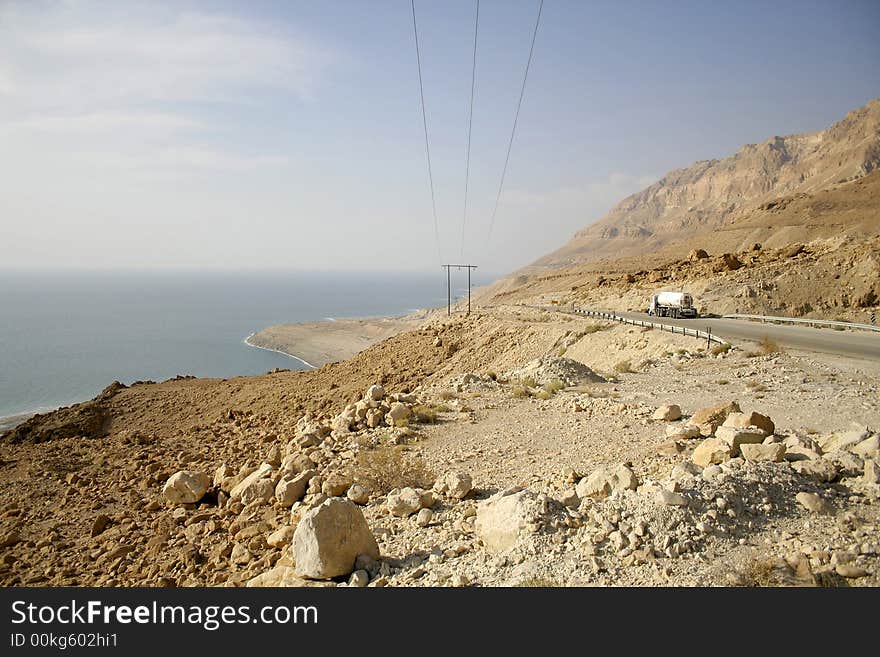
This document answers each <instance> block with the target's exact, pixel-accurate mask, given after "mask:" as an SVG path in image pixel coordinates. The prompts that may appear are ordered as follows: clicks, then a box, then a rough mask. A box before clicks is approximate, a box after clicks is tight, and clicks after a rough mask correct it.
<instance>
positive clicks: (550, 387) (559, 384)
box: [541, 379, 565, 395]
mask: <svg viewBox="0 0 880 657" xmlns="http://www.w3.org/2000/svg"><path fill="white" fill-rule="evenodd" d="M541 387H542V388H543V389H544V391H545V392H547V393H548V394H550V395H555V394H556V393H557V392H559V391H560V390H564V389H565V382H564V381H562V380H561V379H553V380H552V381H547V383H545V384H544V385H543V386H541Z"/></svg>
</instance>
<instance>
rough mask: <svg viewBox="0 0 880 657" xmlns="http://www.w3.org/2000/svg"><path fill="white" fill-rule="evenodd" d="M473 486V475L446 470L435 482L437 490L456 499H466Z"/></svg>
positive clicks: (435, 489)
mask: <svg viewBox="0 0 880 657" xmlns="http://www.w3.org/2000/svg"><path fill="white" fill-rule="evenodd" d="M473 487H474V483H473V480H472V479H471V476H470V475H469V474H466V473H463V472H452V471H450V472H446V473H444V474H442V475H441V476H440V477H438V478H437V481H435V482H434V491H435V492H437V493H439V494H440V495H445V496H446V497H451V498H453V499H456V500H461V499H464V498H465V497H466V496H467V494H468V493H470V492H471V489H472V488H473Z"/></svg>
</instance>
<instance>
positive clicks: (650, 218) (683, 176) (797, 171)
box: [535, 99, 880, 267]
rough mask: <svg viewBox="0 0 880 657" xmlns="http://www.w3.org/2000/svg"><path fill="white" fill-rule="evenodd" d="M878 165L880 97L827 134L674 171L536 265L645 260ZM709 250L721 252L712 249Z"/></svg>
mask: <svg viewBox="0 0 880 657" xmlns="http://www.w3.org/2000/svg"><path fill="white" fill-rule="evenodd" d="M878 168H880V99H876V100H872V101H871V102H869V103H868V104H867V105H865V106H864V107H861V108H859V109H857V110H854V111H852V112H850V113H849V114H848V115H847V116H846V118H844V119H843V120H842V121H839V122H838V123H835V124H834V125H832V126H831V127H830V128H828V129H827V130H823V131H820V132H814V133H807V134H801V135H788V136H785V137H778V136H777V137H771V138H770V139H768V140H767V141H765V142H763V143H761V144H748V145H746V146H743V147H742V148H741V149H740V150H739V151H738V152H737V153H736V154H734V155H732V156H731V157H728V158H725V159H723V160H708V161H701V162H696V163H694V164H692V165H691V166H689V167H687V168H684V169H676V170H674V171H671V172H669V173H668V174H666V175H665V176H664V177H663V178H661V179H660V180H659V181H658V182H656V183H655V184H653V185H651V186H650V187H648V188H647V189H645V190H643V191H641V192H639V193H637V194H633V195H632V196H630V197H628V198H626V199H624V200H623V201H621V202H620V203H619V204H618V205H617V207H615V208H614V209H612V210H611V212H609V213H608V215H607V216H606V217H604V218H603V219H602V220H600V221H598V222H596V223H595V224H592V225H591V226H589V227H588V228H585V229H584V230H581V231H580V232H578V233H577V234H576V235H575V236H574V238H573V239H572V240H571V241H570V242H569V243H568V244H566V245H565V246H563V247H562V248H561V249H559V250H557V251H555V252H553V253H551V254H549V255H547V256H545V257H543V258H541V259H540V260H538V261H537V262H536V263H535V265H536V266H541V267H565V266H571V265H574V264H583V263H589V262H596V261H598V260H601V259H603V258H608V257H614V258H618V257H621V256H639V255H642V254H644V253H651V252H656V251H658V250H659V249H662V248H664V247H667V246H669V245H673V244H679V243H681V242H685V241H688V240H690V239H691V238H693V237H694V236H696V235H697V234H700V233H702V234H703V235H704V237H710V236H711V235H712V233H711V232H710V231H715V230H717V229H719V228H723V227H725V226H728V225H729V224H731V223H736V222H737V221H738V220H739V219H740V218H742V217H743V216H744V215H745V214H746V213H748V212H750V211H753V210H755V209H757V208H759V207H760V206H762V205H763V204H767V203H768V202H772V201H774V200H775V199H778V198H779V197H792V196H797V195H808V194H815V193H817V192H821V191H823V190H827V189H830V188H831V187H833V186H835V185H837V184H839V183H842V182H846V181H850V180H855V179H858V178H861V177H863V176H865V175H867V174H868V173H870V172H871V171H874V170H875V169H878ZM806 232H807V233H809V231H806ZM799 239H801V240H809V239H812V236H811V235H810V234H806V235H801V236H800V237H799ZM704 248H706V247H704ZM708 249H709V250H718V249H717V248H715V245H713V244H709V245H708Z"/></svg>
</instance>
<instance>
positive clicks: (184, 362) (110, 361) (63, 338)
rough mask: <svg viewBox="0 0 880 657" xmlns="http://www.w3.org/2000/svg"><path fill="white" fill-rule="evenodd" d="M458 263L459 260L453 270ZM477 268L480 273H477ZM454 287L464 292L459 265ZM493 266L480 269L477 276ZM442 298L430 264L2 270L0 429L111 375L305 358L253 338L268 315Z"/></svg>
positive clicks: (272, 320) (133, 376)
mask: <svg viewBox="0 0 880 657" xmlns="http://www.w3.org/2000/svg"><path fill="white" fill-rule="evenodd" d="M454 273H455V272H453V274H454ZM475 274H476V273H475ZM457 278H460V279H461V280H460V281H456V283H455V284H454V289H453V295H454V297H458V298H461V297H462V296H464V295H467V278H466V275H465V274H462V275H461V276H458V277H457ZM491 280H492V277H491V276H487V275H475V276H474V277H473V280H472V283H473V285H474V286H477V285H481V284H485V283H488V282H490V281H491ZM445 304H446V277H445V275H443V272H442V270H439V269H438V271H437V273H436V274H433V273H415V274H414V273H349V272H346V273H328V272H321V273H318V272H314V273H301V272H289V273H275V272H273V273H256V272H246V273H216V272H215V273H207V272H199V273H192V272H186V273H181V272H161V273H155V272H150V273H144V272H138V273H134V272H20V271H18V272H8V271H6V272H4V271H0V430H3V429H5V428H9V427H11V426H13V425H14V424H16V423H17V422H20V421H21V420H22V419H23V417H27V416H28V415H30V414H32V413H35V412H44V411H47V410H51V409H54V408H58V407H60V406H67V405H70V404H72V403H75V402H80V401H85V400H87V399H91V398H92V397H94V396H95V395H97V394H98V393H99V392H100V391H101V390H103V389H104V388H105V387H106V386H107V385H108V384H110V383H112V382H113V381H121V382H122V383H125V384H131V383H132V382H134V381H143V380H152V381H162V380H165V379H169V378H173V377H175V376H177V375H193V376H199V377H218V378H228V377H233V376H239V375H250V374H263V373H265V372H268V371H271V370H273V369H275V368H288V369H308V365H306V364H305V363H303V362H302V361H299V360H297V359H295V358H292V357H289V356H287V355H285V354H281V353H276V352H272V351H267V350H264V349H258V348H256V347H251V346H249V345H247V344H245V339H246V338H247V337H248V336H249V335H251V334H252V333H254V332H256V331H259V330H261V329H263V328H266V327H267V326H272V325H275V324H284V323H291V322H314V321H322V320H333V319H342V318H353V317H377V316H399V315H406V314H409V313H411V312H414V311H417V310H420V309H424V308H433V307H439V306H444V305H445Z"/></svg>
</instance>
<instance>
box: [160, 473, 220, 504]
mask: <svg viewBox="0 0 880 657" xmlns="http://www.w3.org/2000/svg"><path fill="white" fill-rule="evenodd" d="M210 487H211V477H209V476H208V475H207V474H205V473H204V472H193V471H192V470H180V471H178V472H175V473H174V474H173V475H171V476H170V477H169V478H168V481H166V482H165V486H164V487H163V488H162V495H164V496H165V499H166V500H168V501H169V502H171V503H172V504H193V503H195V502H198V501H199V500H200V499H202V498H203V497H204V496H205V493H207V492H208V488H210Z"/></svg>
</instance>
